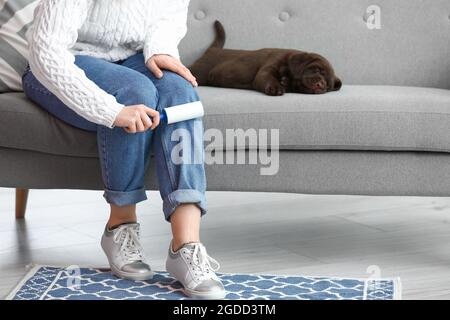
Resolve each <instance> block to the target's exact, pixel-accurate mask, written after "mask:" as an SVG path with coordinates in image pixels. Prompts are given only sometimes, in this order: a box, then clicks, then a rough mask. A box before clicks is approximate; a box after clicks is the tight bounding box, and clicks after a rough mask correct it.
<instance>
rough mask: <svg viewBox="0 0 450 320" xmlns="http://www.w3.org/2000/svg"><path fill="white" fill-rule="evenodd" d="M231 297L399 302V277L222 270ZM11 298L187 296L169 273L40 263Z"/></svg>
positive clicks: (144, 297) (235, 298) (157, 297)
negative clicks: (141, 277)
mask: <svg viewBox="0 0 450 320" xmlns="http://www.w3.org/2000/svg"><path fill="white" fill-rule="evenodd" d="M219 276H220V278H221V279H222V281H223V284H224V286H225V289H226V290H227V292H228V294H227V297H226V299H230V300H252V299H266V300H277V299H290V300H394V299H400V280H399V279H342V278H328V277H304V276H279V275H253V274H219ZM6 299H11V300H153V299H158V300H160V299H162V300H166V299H170V300H181V299H186V298H185V296H184V295H183V293H182V292H181V285H180V284H179V282H177V281H175V280H174V279H173V278H171V277H170V276H169V275H168V274H167V273H165V272H157V273H156V275H155V277H154V278H153V279H152V280H151V281H129V280H123V279H118V278H116V277H114V276H113V275H111V273H109V272H108V271H107V270H105V269H93V268H81V269H79V268H77V267H76V268H70V267H69V268H60V267H50V266H35V267H33V268H32V269H31V270H30V272H29V273H28V274H27V275H26V276H25V278H24V279H23V280H22V281H21V282H20V283H19V285H18V286H17V287H16V288H15V289H14V290H13V291H12V292H11V294H10V295H9V296H8V297H7V298H6Z"/></svg>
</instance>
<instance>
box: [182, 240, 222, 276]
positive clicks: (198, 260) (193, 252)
mask: <svg viewBox="0 0 450 320" xmlns="http://www.w3.org/2000/svg"><path fill="white" fill-rule="evenodd" d="M188 252H189V253H190V256H191V259H192V264H191V265H192V267H193V271H194V274H195V276H196V279H197V281H201V280H205V279H210V278H211V276H212V275H211V271H213V272H215V271H217V270H219V269H220V264H219V262H218V261H217V260H215V259H214V258H212V257H211V256H209V255H208V253H207V252H206V248H205V246H203V245H202V244H201V243H195V244H194V247H193V248H191V249H190V250H188ZM213 265H215V266H214V267H213Z"/></svg>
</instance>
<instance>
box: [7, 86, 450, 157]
mask: <svg viewBox="0 0 450 320" xmlns="http://www.w3.org/2000/svg"><path fill="white" fill-rule="evenodd" d="M199 94H200V96H201V98H202V101H203V104H204V106H205V109H206V116H205V129H211V128H215V129H219V130H220V131H221V132H222V133H223V136H225V130H226V129H238V128H241V129H244V130H247V129H256V130H258V129H279V137H280V138H279V139H280V149H282V150H377V151H385V150H386V151H390V150H395V151H436V152H450V91H449V90H443V89H432V88H415V87H395V86H344V87H343V88H342V90H341V91H339V92H333V93H328V94H325V95H301V94H287V95H285V96H282V97H268V96H265V95H263V94H261V93H258V92H254V91H247V90H233V89H223V88H211V87H200V88H199ZM0 114H1V116H0V146H1V147H9V148H17V149H28V150H35V151H41V152H46V153H52V154H63V155H72V156H84V157H96V156H97V150H96V137H95V134H93V133H90V132H86V131H82V130H79V129H76V128H73V127H71V126H69V125H66V124H64V123H63V122H61V121H59V120H58V119H56V118H54V117H53V116H51V115H49V114H48V113H47V112H46V111H43V110H42V109H41V108H39V107H38V106H36V105H35V104H34V103H32V102H30V101H29V100H28V99H27V98H26V97H25V96H24V94H23V93H3V94H0ZM240 143H241V144H240V145H237V146H236V147H237V148H244V147H251V148H253V147H256V146H255V145H251V144H248V141H246V144H245V145H244V144H243V143H242V141H241V142H240ZM207 144H208V143H207Z"/></svg>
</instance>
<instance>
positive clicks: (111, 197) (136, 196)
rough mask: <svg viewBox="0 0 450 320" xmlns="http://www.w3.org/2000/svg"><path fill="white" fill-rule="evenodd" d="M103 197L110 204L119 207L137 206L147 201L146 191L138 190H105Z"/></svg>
mask: <svg viewBox="0 0 450 320" xmlns="http://www.w3.org/2000/svg"><path fill="white" fill-rule="evenodd" d="M103 197H104V198H105V199H106V201H107V202H108V203H109V204H113V205H116V206H119V207H123V206H127V205H132V204H136V203H138V202H141V201H144V200H147V195H146V194H145V189H144V188H142V189H137V190H133V191H124V192H123V191H112V190H107V189H106V190H105V192H104V193H103Z"/></svg>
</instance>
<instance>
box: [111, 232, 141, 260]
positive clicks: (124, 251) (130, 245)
mask: <svg viewBox="0 0 450 320" xmlns="http://www.w3.org/2000/svg"><path fill="white" fill-rule="evenodd" d="M113 240H114V242H115V243H120V242H121V243H122V244H121V246H120V249H119V254H120V255H122V256H123V257H125V259H126V260H127V261H130V262H134V261H142V260H143V255H142V245H141V243H140V241H139V227H138V226H134V225H123V226H120V227H119V228H118V230H117V231H116V232H115V234H114V238H113Z"/></svg>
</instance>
